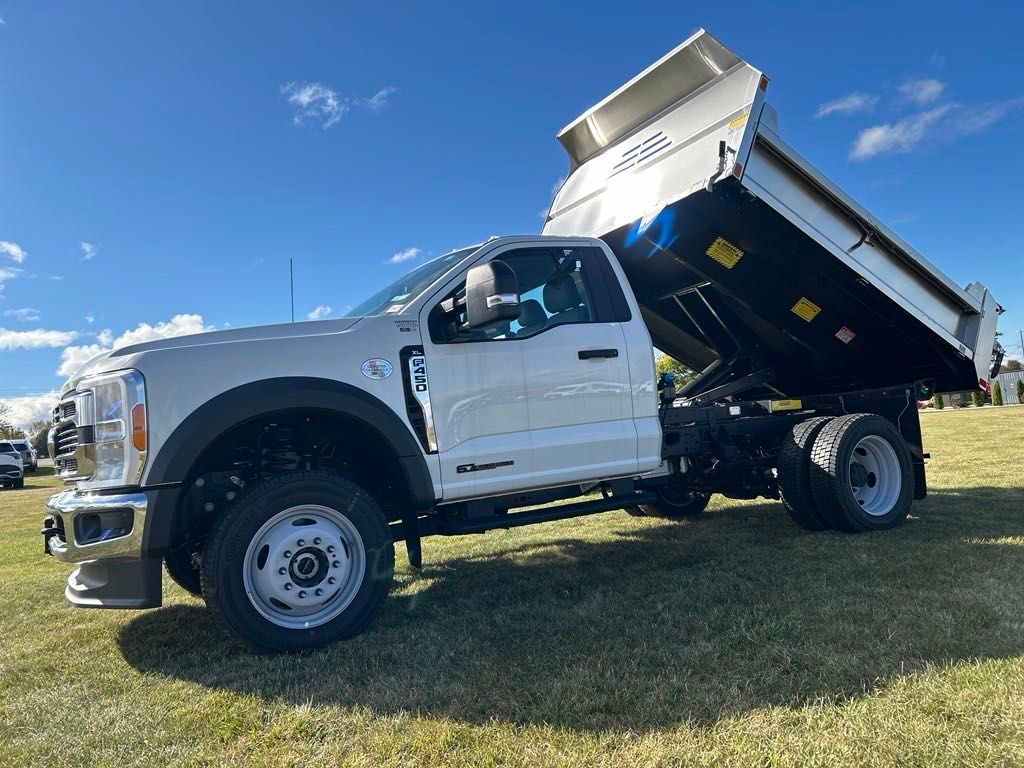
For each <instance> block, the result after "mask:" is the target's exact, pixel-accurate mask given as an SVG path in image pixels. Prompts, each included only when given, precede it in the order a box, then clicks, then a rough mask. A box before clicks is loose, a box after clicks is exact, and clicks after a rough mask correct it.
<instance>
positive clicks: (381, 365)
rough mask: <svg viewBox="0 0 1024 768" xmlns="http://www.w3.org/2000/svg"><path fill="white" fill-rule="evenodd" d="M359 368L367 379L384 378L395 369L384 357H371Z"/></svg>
mask: <svg viewBox="0 0 1024 768" xmlns="http://www.w3.org/2000/svg"><path fill="white" fill-rule="evenodd" d="M360 370H362V372H363V376H365V377H366V378H368V379H386V378H387V377H388V376H390V375H391V372H392V371H393V370H395V367H394V366H393V365H391V363H389V362H388V361H387V360H385V359H384V358H381V357H373V358H370V359H369V360H367V361H366V362H365V363H363V365H362V367H361V368H360Z"/></svg>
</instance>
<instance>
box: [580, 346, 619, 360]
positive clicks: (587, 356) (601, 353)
mask: <svg viewBox="0 0 1024 768" xmlns="http://www.w3.org/2000/svg"><path fill="white" fill-rule="evenodd" d="M576 354H578V355H579V356H580V360H593V359H594V358H597V357H618V356H619V350H617V349H581V350H580V351H579V352H577V353H576Z"/></svg>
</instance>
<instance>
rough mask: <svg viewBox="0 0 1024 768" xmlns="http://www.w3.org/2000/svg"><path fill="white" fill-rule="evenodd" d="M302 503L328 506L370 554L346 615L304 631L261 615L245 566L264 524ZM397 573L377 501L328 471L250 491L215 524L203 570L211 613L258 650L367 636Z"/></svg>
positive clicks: (265, 484)
mask: <svg viewBox="0 0 1024 768" xmlns="http://www.w3.org/2000/svg"><path fill="white" fill-rule="evenodd" d="M303 504H310V505H320V506H323V507H327V508H329V509H331V510H332V511H334V512H336V513H339V514H341V515H343V516H344V517H345V518H346V519H347V521H348V522H349V523H351V525H352V526H353V528H354V529H355V530H356V531H357V532H358V536H359V539H360V542H361V544H362V547H363V550H364V552H365V568H364V570H363V574H362V580H361V582H360V583H359V586H358V590H357V591H356V592H355V594H354V596H353V597H352V599H351V602H350V603H349V604H348V606H347V607H346V608H345V609H344V610H343V611H342V612H341V613H340V614H338V615H337V616H335V617H334V618H332V619H330V620H329V621H326V623H323V624H320V625H319V626H314V627H309V628H301V629H298V628H288V627H283V626H279V625H278V624H275V623H273V622H272V621H270V620H268V619H267V618H265V617H264V616H263V615H262V614H261V613H260V612H259V611H258V610H257V609H256V607H255V605H254V603H253V601H252V600H250V598H249V596H248V595H247V592H246V589H245V586H244V580H243V562H244V560H245V554H246V550H247V548H248V546H249V544H250V542H251V541H252V540H253V538H254V537H255V536H256V534H257V533H258V532H259V530H260V529H261V527H262V526H263V525H264V523H266V522H268V521H269V520H270V519H271V518H273V517H274V516H275V515H277V514H278V513H279V512H281V511H283V510H286V509H288V508H290V507H294V506H298V505H303ZM286 556H287V555H286ZM296 559H297V558H296ZM394 570H395V549H394V542H393V540H392V537H391V532H390V530H389V528H388V524H387V521H386V520H385V519H384V515H383V514H382V513H381V510H380V507H379V506H378V505H377V502H376V501H374V499H373V498H372V497H371V496H370V495H369V494H368V493H366V491H364V490H363V489H362V488H360V487H359V486H357V485H356V484H355V483H353V482H351V481H349V480H346V479H344V478H342V477H339V476H337V475H335V474H332V473H330V472H323V471H316V472H291V473H287V474H283V475H278V476H276V477H272V478H270V479H268V480H264V481H262V482H258V483H254V484H252V485H250V486H248V487H246V489H245V491H244V492H243V493H241V494H240V495H239V497H238V498H237V499H236V500H235V501H234V502H233V503H232V504H231V506H230V507H228V508H227V509H226V510H225V511H224V512H223V513H222V514H221V515H220V516H219V517H218V518H217V520H216V521H215V522H214V524H213V527H212V529H211V530H210V533H209V535H208V536H207V539H206V542H205V544H204V546H203V559H202V567H201V569H200V571H201V577H202V587H203V596H204V597H205V598H206V603H207V605H208V606H209V608H210V611H211V613H213V615H214V616H215V617H216V618H217V620H218V621H219V622H220V623H221V624H222V625H223V626H224V628H225V629H226V630H227V631H228V632H229V633H231V634H233V635H234V636H235V637H237V638H238V639H239V640H241V641H242V642H243V643H245V644H246V645H247V646H249V648H251V649H252V650H254V651H257V652H265V651H301V650H305V649H308V648H316V647H319V646H322V645H327V644H329V643H333V642H335V641H338V640H342V639H345V638H348V637H352V636H353V635H356V634H358V633H360V632H362V631H363V630H364V629H366V627H367V625H369V623H370V621H371V619H372V618H373V617H374V615H375V614H376V613H377V611H378V610H379V609H380V607H381V604H382V603H383V602H384V599H385V598H386V597H387V594H388V590H389V589H390V588H391V581H392V577H393V575H394Z"/></svg>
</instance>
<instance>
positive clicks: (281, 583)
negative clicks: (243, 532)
mask: <svg viewBox="0 0 1024 768" xmlns="http://www.w3.org/2000/svg"><path fill="white" fill-rule="evenodd" d="M365 574H366V550H365V548H364V546H363V540H362V537H361V536H360V535H359V531H358V530H357V529H356V527H355V525H354V524H353V523H352V521H351V520H349V519H348V518H347V517H346V516H345V515H344V514H342V513H341V512H339V511H337V510H335V509H331V508H330V507H326V506H322V505H319V504H302V505H299V506H294V507H290V508H288V509H285V510H283V511H282V512H279V513H278V514H276V515H274V516H273V517H271V518H270V519H269V520H267V521H266V522H265V523H264V524H263V525H262V526H261V527H260V529H259V530H258V531H257V532H256V535H255V536H253V538H252V540H251V541H250V543H249V547H248V548H247V549H246V552H245V559H244V561H243V564H242V580H243V583H244V585H245V592H246V594H247V595H248V597H249V600H250V602H252V605H253V607H254V608H255V609H256V610H257V611H258V612H259V613H260V615H261V616H263V617H264V618H265V619H266V620H267V621H269V622H271V623H273V624H276V625H277V626H279V627H284V628H286V629H311V628H313V627H318V626H321V625H323V624H326V623H327V622H329V621H331V620H332V619H334V618H335V617H337V616H339V615H340V614H341V613H342V612H343V611H344V610H345V609H346V608H348V606H349V605H350V604H351V602H352V600H353V599H354V598H355V596H356V594H358V592H359V588H360V587H361V586H362V584H363V578H364V576H365Z"/></svg>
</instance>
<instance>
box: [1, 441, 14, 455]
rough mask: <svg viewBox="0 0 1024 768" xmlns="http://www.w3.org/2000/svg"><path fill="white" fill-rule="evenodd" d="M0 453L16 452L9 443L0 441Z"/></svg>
mask: <svg viewBox="0 0 1024 768" xmlns="http://www.w3.org/2000/svg"><path fill="white" fill-rule="evenodd" d="M0 453H17V451H15V450H14V446H13V445H11V444H10V443H0Z"/></svg>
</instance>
